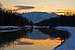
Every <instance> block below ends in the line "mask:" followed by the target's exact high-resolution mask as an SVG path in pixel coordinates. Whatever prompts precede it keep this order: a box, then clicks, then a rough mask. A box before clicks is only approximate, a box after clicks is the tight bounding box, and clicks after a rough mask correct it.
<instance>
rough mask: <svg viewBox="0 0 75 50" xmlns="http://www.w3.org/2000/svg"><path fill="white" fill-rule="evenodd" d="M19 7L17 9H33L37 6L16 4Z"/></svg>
mask: <svg viewBox="0 0 75 50" xmlns="http://www.w3.org/2000/svg"><path fill="white" fill-rule="evenodd" d="M14 7H16V8H17V10H20V9H32V8H35V7H33V6H14Z"/></svg>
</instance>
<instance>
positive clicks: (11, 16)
mask: <svg viewBox="0 0 75 50" xmlns="http://www.w3.org/2000/svg"><path fill="white" fill-rule="evenodd" d="M25 25H32V22H31V21H28V19H26V18H22V17H21V16H18V15H16V14H15V13H12V11H7V10H5V9H2V8H0V26H19V27H20V26H22V27H23V26H25ZM0 31H1V30H0ZM26 32H27V31H25V30H18V31H14V32H13V31H12V32H0V47H3V46H4V45H7V44H9V43H11V42H13V41H15V40H16V39H17V38H20V37H21V36H24V35H26Z"/></svg>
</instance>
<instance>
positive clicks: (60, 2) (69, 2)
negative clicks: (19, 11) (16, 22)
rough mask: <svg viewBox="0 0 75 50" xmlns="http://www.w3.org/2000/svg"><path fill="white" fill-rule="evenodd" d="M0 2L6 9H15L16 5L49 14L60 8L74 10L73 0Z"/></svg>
mask: <svg viewBox="0 0 75 50" xmlns="http://www.w3.org/2000/svg"><path fill="white" fill-rule="evenodd" d="M0 2H1V3H2V4H3V6H4V7H6V8H15V7H14V6H17V5H22V6H34V7H35V9H32V10H30V11H46V12H49V11H54V9H60V8H75V0H0ZM52 9H53V10H52ZM23 11H24V10H23ZM28 11H29V10H28Z"/></svg>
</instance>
